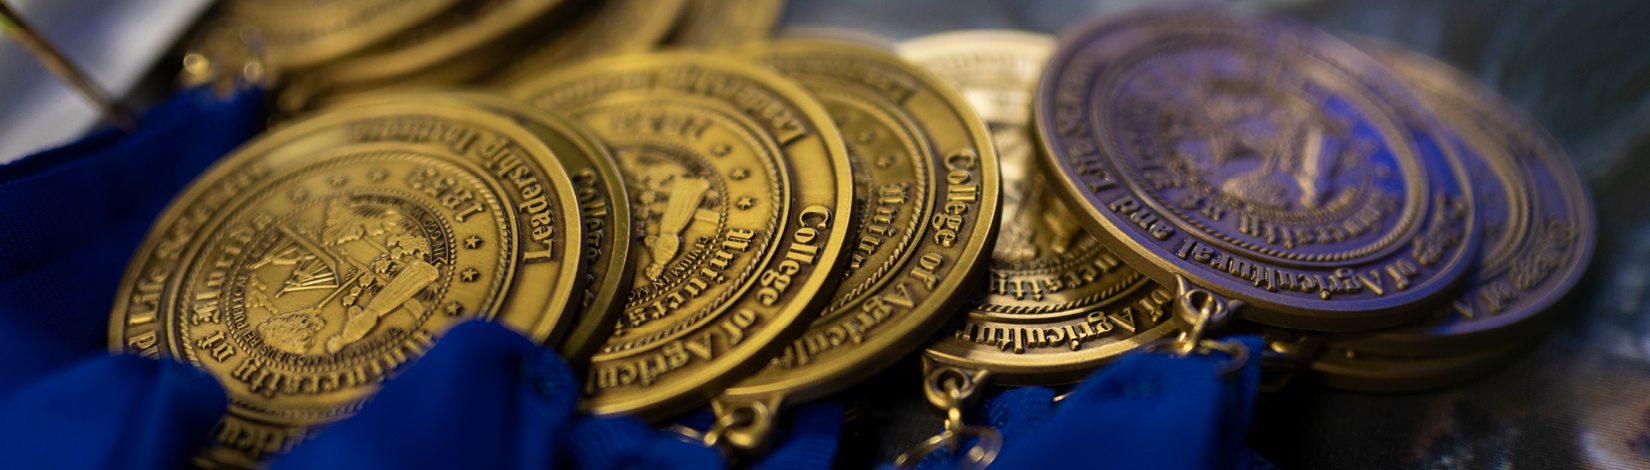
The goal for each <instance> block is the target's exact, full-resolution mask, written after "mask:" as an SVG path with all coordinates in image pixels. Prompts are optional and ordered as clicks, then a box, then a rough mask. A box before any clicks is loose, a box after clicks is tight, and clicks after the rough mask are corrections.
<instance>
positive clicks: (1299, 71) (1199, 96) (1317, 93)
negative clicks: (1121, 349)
mask: <svg viewBox="0 0 1650 470" xmlns="http://www.w3.org/2000/svg"><path fill="white" fill-rule="evenodd" d="M1034 119H1035V120H1036V125H1037V130H1038V137H1039V140H1040V142H1041V144H1042V145H1043V146H1044V148H1045V150H1046V152H1044V155H1043V157H1044V159H1043V162H1044V163H1046V164H1047V165H1048V168H1049V169H1050V170H1051V175H1053V176H1055V177H1054V178H1051V179H1052V180H1054V181H1055V186H1056V192H1057V193H1060V194H1061V196H1063V197H1064V198H1065V199H1066V200H1067V201H1068V203H1070V205H1071V207H1072V209H1073V211H1074V212H1076V213H1079V214H1080V216H1079V217H1078V218H1080V219H1082V222H1083V223H1084V224H1085V225H1086V226H1087V228H1088V229H1089V230H1090V231H1091V232H1093V233H1095V234H1096V235H1097V236H1098V237H1099V238H1100V239H1101V240H1102V241H1103V242H1104V243H1106V245H1107V246H1108V248H1110V249H1111V250H1112V251H1114V252H1116V253H1117V254H1118V256H1120V257H1122V258H1123V259H1124V260H1125V261H1126V262H1128V263H1129V264H1130V265H1132V266H1134V267H1135V268H1136V269H1139V270H1140V271H1141V272H1143V273H1145V274H1146V275H1148V276H1150V277H1152V278H1153V279H1154V280H1156V281H1157V282H1160V283H1163V284H1165V285H1178V286H1180V289H1181V291H1180V293H1179V294H1178V295H1177V300H1176V301H1175V302H1174V304H1175V309H1174V310H1175V312H1176V313H1175V316H1176V320H1178V321H1179V323H1181V324H1182V325H1183V328H1191V327H1194V326H1197V325H1198V321H1197V320H1196V319H1195V318H1196V317H1198V316H1199V315H1202V316H1203V317H1204V318H1220V319H1223V318H1231V317H1234V316H1235V317H1237V318H1242V319H1246V320H1251V321H1254V322H1258V323H1262V324H1266V325H1272V326H1278V327H1287V328H1299V329H1307V330H1323V331H1355V330H1368V329H1374V328H1381V327H1390V326H1395V325H1399V324H1402V323H1405V322H1409V321H1413V320H1415V319H1416V318H1418V317H1420V316H1422V315H1425V314H1426V313H1427V312H1431V311H1434V310H1435V308H1436V306H1438V305H1440V302H1441V301H1442V300H1444V299H1445V297H1446V296H1447V295H1449V294H1450V293H1452V287H1453V286H1454V285H1456V282H1457V281H1458V280H1459V279H1461V277H1462V274H1463V273H1465V272H1466V270H1467V268H1468V266H1469V265H1470V264H1471V263H1472V261H1473V256H1474V255H1475V254H1476V253H1477V244H1478V238H1479V234H1478V232H1479V231H1480V230H1479V228H1478V219H1477V216H1476V215H1475V213H1474V210H1473V205H1474V201H1473V195H1472V193H1471V191H1470V189H1469V188H1470V183H1469V181H1468V178H1467V173H1466V171H1465V170H1464V167H1463V165H1462V164H1461V162H1460V161H1459V160H1458V159H1457V158H1456V156H1455V155H1454V148H1453V147H1452V146H1451V145H1449V144H1448V142H1449V137H1447V134H1445V132H1446V131H1445V128H1444V127H1442V126H1441V125H1440V124H1439V123H1438V122H1437V121H1436V120H1435V119H1434V118H1432V117H1431V115H1430V114H1428V113H1427V112H1426V111H1425V108H1423V107H1422V105H1421V104H1420V103H1419V102H1418V101H1417V100H1416V98H1415V97H1413V96H1411V95H1410V94H1409V92H1408V91H1407V89H1406V88H1405V87H1404V86H1403V85H1402V83H1401V82H1399V81H1398V80H1397V79H1395V78H1394V77H1392V76H1391V75H1389V74H1388V73H1387V72H1386V71H1385V69H1384V68H1382V67H1381V66H1380V65H1379V63H1378V62H1376V61H1375V60H1374V59H1372V58H1370V57H1369V56H1367V55H1365V54H1364V53H1362V52H1360V51H1358V50H1357V49H1355V48H1353V47H1352V46H1350V45H1348V44H1346V43H1344V42H1341V41H1339V40H1337V39H1334V38H1332V37H1330V36H1328V35H1327V34H1325V33H1322V32H1319V31H1317V30H1315V29H1312V28H1311V27H1308V26H1304V25H1301V24H1297V23H1294V22H1290V21H1286V20H1279V19H1271V18H1264V17H1256V16H1248V15H1243V14H1237V13H1232V12H1229V11H1226V10H1220V9H1210V8H1191V9H1147V10H1141V11H1137V12H1134V13H1130V14H1126V15H1120V16H1114V17H1111V18H1109V19H1107V20H1105V21H1102V22H1099V23H1096V24H1093V25H1091V26H1089V27H1086V28H1082V29H1080V30H1078V31H1074V32H1073V33H1072V34H1068V35H1067V36H1066V37H1065V38H1063V42H1062V46H1061V47H1060V49H1059V50H1058V51H1057V52H1056V53H1055V55H1054V56H1053V58H1052V59H1051V60H1050V62H1049V66H1048V69H1047V70H1046V72H1045V73H1044V75H1043V78H1042V81H1041V83H1040V84H1039V87H1038V90H1037V100H1036V102H1035V109H1034ZM1154 320H1161V321H1167V320H1168V319H1167V318H1163V319H1154ZM1197 327H1199V328H1201V326H1197ZM1194 336H1196V335H1194Z"/></svg>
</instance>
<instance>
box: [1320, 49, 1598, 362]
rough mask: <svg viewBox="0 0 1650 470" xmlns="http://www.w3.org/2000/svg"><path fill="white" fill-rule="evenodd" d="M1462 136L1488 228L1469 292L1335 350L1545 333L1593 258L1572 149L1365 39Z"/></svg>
mask: <svg viewBox="0 0 1650 470" xmlns="http://www.w3.org/2000/svg"><path fill="white" fill-rule="evenodd" d="M1361 45H1362V46H1363V47H1365V48H1366V49H1368V50H1370V51H1371V52H1373V53H1374V55H1375V57H1376V58H1378V59H1380V60H1381V61H1382V62H1383V63H1385V64H1386V65H1387V66H1388V67H1389V68H1391V69H1392V71H1393V72H1395V73H1396V74H1397V75H1398V77H1399V78H1402V79H1403V80H1404V81H1405V82H1407V83H1408V84H1409V86H1410V88H1411V89H1414V90H1415V92H1416V94H1417V95H1418V96H1420V98H1421V102H1422V103H1423V104H1425V105H1426V106H1427V108H1428V109H1429V110H1431V111H1432V112H1433V114H1435V115H1437V116H1438V117H1439V119H1441V120H1443V122H1444V123H1445V124H1446V125H1448V126H1449V127H1450V130H1452V131H1453V134H1454V135H1455V136H1457V137H1458V138H1457V139H1456V140H1455V141H1454V142H1453V143H1454V144H1455V145H1456V147H1457V148H1459V149H1460V155H1462V160H1463V161H1464V162H1465V163H1466V167H1467V170H1468V172H1469V173H1470V174H1472V175H1473V178H1474V181H1473V189H1474V190H1475V191H1476V192H1477V197H1476V199H1477V200H1478V201H1479V203H1478V205H1477V207H1478V213H1479V214H1480V216H1481V217H1482V218H1483V220H1484V223H1485V226H1486V229H1485V238H1484V242H1483V245H1481V246H1480V247H1479V251H1478V260H1477V261H1476V263H1475V265H1474V270H1473V271H1472V272H1471V273H1470V274H1468V277H1467V281H1466V287H1465V288H1464V289H1463V290H1462V291H1461V292H1460V293H1459V294H1457V295H1456V296H1455V297H1454V298H1453V299H1452V300H1451V301H1450V303H1449V304H1448V305H1446V306H1444V307H1443V308H1440V309H1437V310H1434V311H1433V313H1432V314H1430V315H1428V316H1426V317H1425V318H1423V319H1422V320H1421V321H1419V322H1416V323H1415V324H1411V325H1406V326H1403V327H1400V328H1394V329H1389V330H1382V331H1380V332H1376V333H1371V334H1367V335H1357V336H1344V337H1336V338H1333V339H1332V340H1331V345H1332V346H1333V347H1337V348H1346V349H1353V350H1357V351H1359V352H1362V353H1376V354H1394V355H1406V356H1440V355H1451V354H1465V353H1470V352H1475V351H1481V350H1486V349H1497V348H1501V347H1504V346H1506V345H1507V344H1510V343H1517V342H1522V341H1524V340H1526V339H1529V338H1533V337H1535V336H1538V335H1540V334H1541V333H1542V331H1541V330H1542V329H1544V328H1545V327H1546V326H1547V325H1550V324H1552V323H1553V322H1554V321H1558V320H1559V318H1555V317H1564V316H1565V315H1566V313H1565V312H1560V311H1553V310H1552V309H1551V308H1550V307H1551V306H1552V305H1553V304H1554V303H1555V302H1557V301H1558V299H1559V298H1561V297H1563V296H1564V295H1565V294H1566V293H1568V292H1569V291H1570V288H1572V287H1574V286H1575V284H1576V282H1577V280H1579V279H1580V278H1581V275H1582V273H1583V272H1584V271H1586V269H1587V265H1588V263H1589V262H1590V261H1591V260H1592V255H1593V249H1594V247H1595V246H1596V245H1597V239H1598V233H1597V232H1598V221H1597V218H1596V216H1595V215H1594V212H1593V206H1592V204H1591V202H1590V201H1589V197H1588V196H1587V189H1586V186H1585V185H1584V184H1583V183H1582V181H1581V178H1580V177H1579V176H1577V175H1576V172H1575V169H1574V168H1572V167H1571V165H1570V158H1569V156H1567V155H1565V154H1564V149H1563V148H1562V147H1560V146H1559V145H1558V143H1557V142H1555V141H1554V140H1553V138H1552V137H1551V136H1550V135H1548V134H1547V132H1546V130H1545V129H1543V128H1542V127H1541V125H1540V124H1539V123H1537V122H1536V120H1535V119H1534V118H1532V117H1530V116H1529V115H1528V114H1526V113H1524V112H1523V111H1522V110H1520V109H1518V107H1517V106H1516V105H1513V104H1512V103H1510V102H1508V101H1507V100H1506V99H1505V98H1502V97H1501V96H1500V95H1499V94H1497V93H1496V92H1495V91H1494V90H1491V89H1489V87H1487V86H1485V85H1483V84H1480V83H1479V82H1478V81H1477V80H1475V79H1473V78H1472V77H1469V76H1467V75H1466V74H1464V73H1461V72H1460V71H1458V70H1455V69H1454V68H1452V67H1450V66H1448V65H1445V64H1443V63H1441V62H1438V61H1436V60H1433V59H1431V58H1428V57H1426V56H1423V55H1420V54H1418V53H1414V52H1406V51H1403V50H1401V49H1397V48H1395V47H1393V46H1386V45H1381V44H1378V43H1372V42H1365V43H1362V44H1361Z"/></svg>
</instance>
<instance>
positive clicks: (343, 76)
mask: <svg viewBox="0 0 1650 470" xmlns="http://www.w3.org/2000/svg"><path fill="white" fill-rule="evenodd" d="M562 2H563V0H468V1H465V2H462V3H460V4H458V5H457V6H456V7H454V8H453V9H452V10H450V11H448V12H446V13H443V14H442V15H441V16H439V17H437V18H435V19H433V20H431V21H427V22H425V23H423V24H420V25H417V26H415V27H412V28H409V29H407V30H405V31H401V32H399V33H398V34H396V35H395V36H394V37H391V38H388V39H385V40H384V41H382V42H380V43H378V44H376V45H373V46H371V47H368V48H366V49H364V50H362V51H359V52H356V53H353V54H351V55H350V56H349V57H346V58H343V59H341V60H338V61H336V62H333V63H329V64H326V65H324V66H321V67H320V68H318V69H315V70H312V71H308V72H303V73H301V74H300V75H298V76H297V77H294V79H293V81H292V84H291V85H289V86H288V87H287V89H285V90H282V92H281V96H280V99H279V101H278V102H277V105H278V106H279V107H280V110H281V111H282V112H286V113H298V112H301V111H303V110H304V109H306V108H309V107H313V103H314V101H316V100H319V99H323V98H325V95H339V94H349V93H357V92H362V91H370V90H378V89H387V88H411V87H434V86H442V85H453V84H458V83H465V82H469V81H472V80H476V79H480V78H484V77H483V75H485V74H486V73H488V72H490V71H493V70H496V69H498V68H499V66H501V65H502V64H504V62H505V61H507V60H509V59H511V58H513V56H514V54H513V52H514V51H515V50H516V49H517V48H518V47H519V46H520V44H521V43H525V42H526V40H527V39H528V36H529V35H536V34H539V31H540V30H542V29H543V28H545V27H546V26H548V25H549V24H551V23H552V22H553V21H554V20H556V19H557V18H555V15H551V14H548V13H549V12H550V11H551V10H552V9H553V8H556V7H557V6H559V5H560V4H561V3H562Z"/></svg>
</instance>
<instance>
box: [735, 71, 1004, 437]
mask: <svg viewBox="0 0 1650 470" xmlns="http://www.w3.org/2000/svg"><path fill="white" fill-rule="evenodd" d="M746 54H747V56H748V57H752V58H754V59H755V60H756V61H757V62H760V63H763V64H766V65H768V66H770V67H773V68H775V69H778V70H779V71H780V72H782V73H784V74H785V75H786V76H788V77H791V78H794V79H796V80H797V81H799V82H801V83H802V85H803V86H805V87H807V89H808V91H810V92H812V93H813V94H814V96H815V97H817V98H818V99H819V100H820V103H822V104H823V105H824V106H825V110H826V111H827V112H830V113H831V116H832V118H833V119H834V120H835V121H836V123H837V127H838V128H839V129H840V130H841V131H842V133H843V136H844V137H846V139H847V146H848V154H849V155H850V156H851V157H852V158H853V163H854V171H855V186H856V187H857V189H856V190H857V192H858V193H859V194H860V195H861V199H862V200H863V201H864V203H863V204H862V205H861V206H860V208H859V211H860V212H859V214H858V215H857V217H855V219H856V220H859V223H858V224H857V226H856V227H855V232H854V234H853V237H852V238H851V239H850V240H849V242H848V246H849V247H851V249H850V251H849V254H848V257H849V259H848V271H847V273H846V274H845V276H844V278H843V281H842V284H841V285H839V286H837V289H836V291H835V292H834V293H832V294H831V295H830V297H831V303H830V304H829V306H828V308H827V310H826V311H825V313H823V314H821V315H820V318H819V319H818V320H816V321H814V323H813V325H811V326H810V327H809V329H808V331H807V332H806V333H803V334H802V336H801V337H800V338H798V339H796V340H795V341H792V342H791V344H789V345H787V346H786V347H785V348H784V349H783V350H782V351H781V352H780V353H779V355H778V356H777V357H775V358H773V360H771V361H769V362H768V365H767V367H766V368H763V369H762V370H761V371H758V372H757V373H755V374H753V375H752V376H750V377H747V378H745V379H744V380H742V381H740V382H739V383H738V384H735V385H734V386H732V387H729V388H728V390H727V391H725V392H723V394H722V395H721V396H719V397H717V398H716V399H715V400H714V401H712V404H713V405H714V408H715V410H716V414H717V416H718V425H717V426H713V427H712V428H711V429H710V430H709V431H708V433H707V434H706V435H705V441H706V442H707V443H712V444H714V443H717V442H725V443H726V444H727V445H729V446H730V447H732V448H735V449H738V450H741V451H747V452H751V451H755V452H760V451H761V450H762V449H763V448H764V447H766V445H765V444H766V442H767V441H768V439H769V438H770V437H771V436H772V434H773V424H774V421H775V420H776V419H777V414H778V413H779V412H780V410H781V409H782V408H783V407H786V406H790V405H792V404H796V403H803V402H807V401H809V400H813V399H817V398H820V397H823V396H825V395H828V394H831V393H835V392H837V391H840V390H842V389H843V388H846V387H847V386H849V385H851V384H854V383H858V382H860V381H862V380H864V379H865V378H868V377H870V376H872V375H874V374H876V373H877V372H880V371H881V370H883V369H884V368H886V367H888V366H890V365H892V364H893V363H894V362H896V361H898V360H899V358H901V357H903V356H905V355H906V354H907V353H909V352H910V351H912V350H915V349H917V348H918V347H920V346H921V345H922V344H923V343H924V342H926V341H927V340H928V338H929V337H931V336H932V334H933V332H934V330H935V329H937V328H939V327H940V326H941V325H943V324H944V322H945V321H946V320H947V319H948V318H949V317H950V315H951V313H952V312H953V311H954V310H955V309H956V307H957V306H958V305H959V304H960V303H961V301H962V300H963V296H962V295H959V294H961V293H962V291H963V290H964V289H966V288H968V287H971V286H973V285H974V284H975V281H976V280H978V278H979V274H980V273H981V271H982V269H983V268H984V266H985V263H984V259H985V257H986V253H987V252H988V250H989V249H990V247H991V240H992V235H993V232H994V231H995V228H996V220H997V212H998V211H999V210H1000V206H1001V204H1000V202H999V198H1000V197H999V193H1000V189H999V188H1000V186H1001V183H1000V182H999V181H998V175H997V173H998V163H997V155H996V152H995V151H994V149H993V147H992V145H991V140H990V134H989V131H987V130H986V128H985V124H984V122H982V121H981V120H980V118H979V117H978V116H977V115H975V114H974V112H973V110H972V109H971V108H970V106H969V105H968V102H967V101H965V100H963V98H962V96H960V95H958V94H956V93H955V92H954V91H953V90H952V89H951V88H950V87H949V86H947V85H946V84H945V82H944V81H942V80H941V79H940V78H939V77H936V76H933V75H932V74H929V73H927V72H925V71H923V70H921V69H918V68H916V67H915V66H914V65H913V64H910V63H907V62H905V61H904V60H903V59H900V58H899V56H896V55H893V54H890V53H887V52H883V51H879V50H876V49H870V48H867V47H864V46H857V45H852V44H849V43H842V42H836V41H823V40H782V41H774V42H770V43H764V44H760V45H755V46H752V47H750V48H748V49H747V50H746Z"/></svg>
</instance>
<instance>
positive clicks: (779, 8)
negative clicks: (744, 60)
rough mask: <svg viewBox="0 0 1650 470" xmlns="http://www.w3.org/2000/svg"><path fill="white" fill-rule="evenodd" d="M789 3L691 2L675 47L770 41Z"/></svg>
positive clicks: (756, 0) (778, 0)
mask: <svg viewBox="0 0 1650 470" xmlns="http://www.w3.org/2000/svg"><path fill="white" fill-rule="evenodd" d="M784 12H785V0H690V1H689V2H688V7H687V11H686V12H685V13H683V15H682V24H680V25H678V26H676V34H675V35H674V37H673V38H671V41H670V42H671V43H673V44H676V45H680V46H686V47H705V48H718V47H728V46H737V45H740V44H744V43H747V42H751V41H760V40H763V39H767V38H768V36H770V35H772V34H773V26H774V24H777V23H779V16H780V15H781V14H783V13H784Z"/></svg>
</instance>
